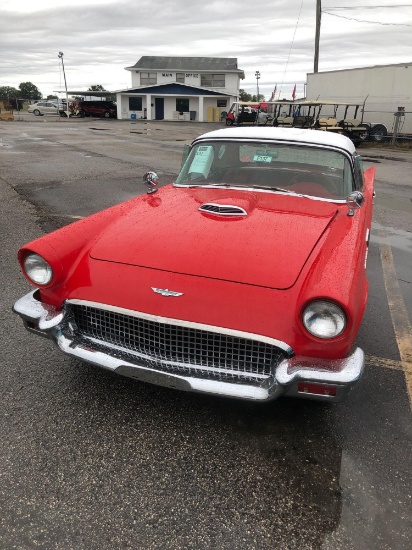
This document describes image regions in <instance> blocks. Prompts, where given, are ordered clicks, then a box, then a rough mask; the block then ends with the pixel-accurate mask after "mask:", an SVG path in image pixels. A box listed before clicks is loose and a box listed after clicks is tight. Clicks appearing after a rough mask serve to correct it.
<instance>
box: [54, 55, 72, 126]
mask: <svg viewBox="0 0 412 550" xmlns="http://www.w3.org/2000/svg"><path fill="white" fill-rule="evenodd" d="M63 55H64V54H63V52H59V55H58V56H57V57H58V58H59V59H60V60H61V62H62V68H63V76H64V86H65V88H66V116H67V119H68V118H69V116H70V113H69V94H68V93H67V82H66V73H65V71H64V62H63ZM59 101H60V100H59V99H57V106H58V108H59ZM59 112H60V111H59Z"/></svg>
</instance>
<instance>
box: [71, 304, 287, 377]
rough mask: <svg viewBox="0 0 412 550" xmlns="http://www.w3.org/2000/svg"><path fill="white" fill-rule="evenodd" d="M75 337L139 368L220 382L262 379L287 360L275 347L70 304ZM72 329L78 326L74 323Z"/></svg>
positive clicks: (245, 339)
mask: <svg viewBox="0 0 412 550" xmlns="http://www.w3.org/2000/svg"><path fill="white" fill-rule="evenodd" d="M69 312H70V313H69V318H71V319H72V320H73V321H74V324H75V328H74V333H75V334H74V335H75V336H76V338H77V339H79V338H80V339H81V340H85V341H86V342H87V345H88V346H89V347H91V348H94V349H96V350H99V349H102V347H103V348H105V349H104V351H105V352H106V353H109V354H111V355H112V356H115V357H119V358H123V359H124V360H127V361H129V362H132V363H135V364H137V365H140V366H145V367H148V368H152V369H156V370H161V371H163V372H170V373H174V374H182V375H186V376H196V377H206V378H214V379H219V380H224V379H230V380H238V381H248V382H249V381H250V380H256V381H262V380H263V379H265V378H267V377H268V376H270V375H271V374H272V373H273V370H274V368H275V367H276V366H277V365H278V364H279V362H280V361H281V360H282V359H283V358H284V354H283V352H282V351H281V350H280V349H279V348H277V347H276V346H273V345H270V344H267V343H264V342H258V341H256V340H251V339H247V338H240V337H236V336H230V335H227V334H221V333H214V332H210V331H207V330H201V329H195V328H189V327H182V326H178V325H169V324H166V323H159V322H155V321H151V320H147V319H142V318H140V317H134V316H131V315H125V314H122V313H117V312H113V311H108V310H104V309H100V308H96V307H91V306H87V305H78V304H70V306H69ZM70 324H71V325H73V323H70Z"/></svg>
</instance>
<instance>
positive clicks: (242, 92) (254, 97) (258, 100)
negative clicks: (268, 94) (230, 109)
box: [239, 88, 265, 103]
mask: <svg viewBox="0 0 412 550" xmlns="http://www.w3.org/2000/svg"><path fill="white" fill-rule="evenodd" d="M239 101H256V103H262V102H263V101H265V96H264V95H263V94H259V98H258V97H257V95H256V94H255V95H252V94H248V93H247V92H245V90H242V88H240V89H239Z"/></svg>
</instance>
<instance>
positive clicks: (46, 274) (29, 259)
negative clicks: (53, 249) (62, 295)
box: [23, 252, 53, 286]
mask: <svg viewBox="0 0 412 550" xmlns="http://www.w3.org/2000/svg"><path fill="white" fill-rule="evenodd" d="M23 268H24V272H25V274H26V276H27V278H28V279H29V280H30V281H31V282H32V283H33V284H35V285H38V286H47V285H48V284H50V282H51V281H52V279H53V269H52V267H51V265H50V264H49V263H48V262H47V261H46V260H45V259H44V258H42V257H41V256H40V255H39V254H35V253H34V252H32V253H30V254H27V256H26V257H25V258H24V260H23Z"/></svg>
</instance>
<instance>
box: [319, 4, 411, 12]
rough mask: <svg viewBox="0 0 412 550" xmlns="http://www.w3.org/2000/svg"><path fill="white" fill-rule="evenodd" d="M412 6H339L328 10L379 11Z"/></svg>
mask: <svg viewBox="0 0 412 550" xmlns="http://www.w3.org/2000/svg"><path fill="white" fill-rule="evenodd" d="M411 7H412V4H391V5H389V6H383V5H382V6H338V7H334V8H329V7H328V8H327V9H328V10H332V11H335V10H361V9H362V10H377V9H379V8H411Z"/></svg>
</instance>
